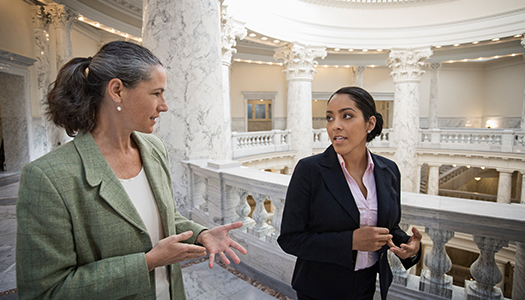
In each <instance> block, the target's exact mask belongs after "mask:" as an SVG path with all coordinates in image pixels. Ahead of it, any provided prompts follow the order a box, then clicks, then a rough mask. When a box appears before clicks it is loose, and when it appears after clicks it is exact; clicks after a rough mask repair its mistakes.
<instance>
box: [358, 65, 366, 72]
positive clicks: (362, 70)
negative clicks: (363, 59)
mask: <svg viewBox="0 0 525 300" xmlns="http://www.w3.org/2000/svg"><path fill="white" fill-rule="evenodd" d="M365 69H366V66H355V70H356V71H357V73H363V72H364V71H365Z"/></svg>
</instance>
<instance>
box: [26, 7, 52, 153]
mask: <svg viewBox="0 0 525 300" xmlns="http://www.w3.org/2000/svg"><path fill="white" fill-rule="evenodd" d="M31 13H32V21H33V27H34V32H35V57H36V62H35V69H36V77H37V97H38V100H39V104H40V116H41V119H42V122H41V125H40V128H37V129H36V130H35V135H34V139H35V144H39V145H42V151H43V153H41V154H45V153H47V152H49V151H50V150H51V144H50V141H49V139H48V136H49V134H48V130H49V129H50V126H51V125H52V124H51V123H50V122H49V120H48V118H46V116H45V101H46V96H47V92H48V89H49V83H50V78H49V74H50V73H51V68H50V62H49V23H50V22H51V20H50V19H49V16H48V14H47V13H46V12H45V11H44V7H43V6H33V7H32V9H31Z"/></svg>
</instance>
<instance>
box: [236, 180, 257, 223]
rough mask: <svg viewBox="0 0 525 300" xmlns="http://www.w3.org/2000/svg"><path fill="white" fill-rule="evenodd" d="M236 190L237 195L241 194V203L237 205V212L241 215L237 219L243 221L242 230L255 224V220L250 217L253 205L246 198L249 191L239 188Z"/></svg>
mask: <svg viewBox="0 0 525 300" xmlns="http://www.w3.org/2000/svg"><path fill="white" fill-rule="evenodd" d="M235 190H236V192H237V195H239V204H237V207H235V212H236V213H237V215H238V216H239V219H238V220H237V221H241V222H242V223H243V225H242V227H241V230H242V229H246V228H249V227H251V226H253V225H254V224H255V221H254V220H253V219H252V218H250V217H248V215H249V214H250V211H251V207H250V205H249V204H248V201H247V199H246V197H248V192H247V191H245V190H243V189H239V188H236V189H235Z"/></svg>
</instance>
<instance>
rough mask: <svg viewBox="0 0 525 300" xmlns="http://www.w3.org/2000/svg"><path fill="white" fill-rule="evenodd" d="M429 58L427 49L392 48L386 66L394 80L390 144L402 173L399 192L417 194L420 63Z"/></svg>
mask: <svg viewBox="0 0 525 300" xmlns="http://www.w3.org/2000/svg"><path fill="white" fill-rule="evenodd" d="M431 55H432V51H431V50H430V48H419V49H392V50H391V52H390V55H389V57H388V60H387V65H388V66H389V68H391V69H392V72H391V73H390V76H392V77H393V79H394V86H395V91H394V115H393V122H392V123H393V132H392V135H393V136H392V143H393V145H394V148H395V149H396V150H395V153H394V161H395V162H396V163H397V164H398V166H399V169H400V171H401V184H402V186H401V190H402V191H405V192H412V193H417V192H418V189H419V187H418V186H417V181H418V179H417V152H416V148H417V146H418V144H419V83H420V81H421V76H422V75H423V74H424V72H425V71H423V66H424V63H423V60H425V59H426V58H429V57H430V56H431Z"/></svg>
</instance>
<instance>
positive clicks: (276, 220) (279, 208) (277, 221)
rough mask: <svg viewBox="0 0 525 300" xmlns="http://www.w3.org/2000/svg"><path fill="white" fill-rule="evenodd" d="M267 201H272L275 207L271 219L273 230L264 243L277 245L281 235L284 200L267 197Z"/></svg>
mask: <svg viewBox="0 0 525 300" xmlns="http://www.w3.org/2000/svg"><path fill="white" fill-rule="evenodd" d="M268 200H270V201H272V203H273V205H274V206H275V214H274V215H273V217H272V227H273V228H274V229H275V231H273V232H272V233H271V234H270V235H267V236H266V241H267V242H270V243H273V244H277V238H278V237H279V234H281V221H282V218H283V210H284V201H285V199H284V198H280V197H273V196H271V197H270V196H269V197H268Z"/></svg>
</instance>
